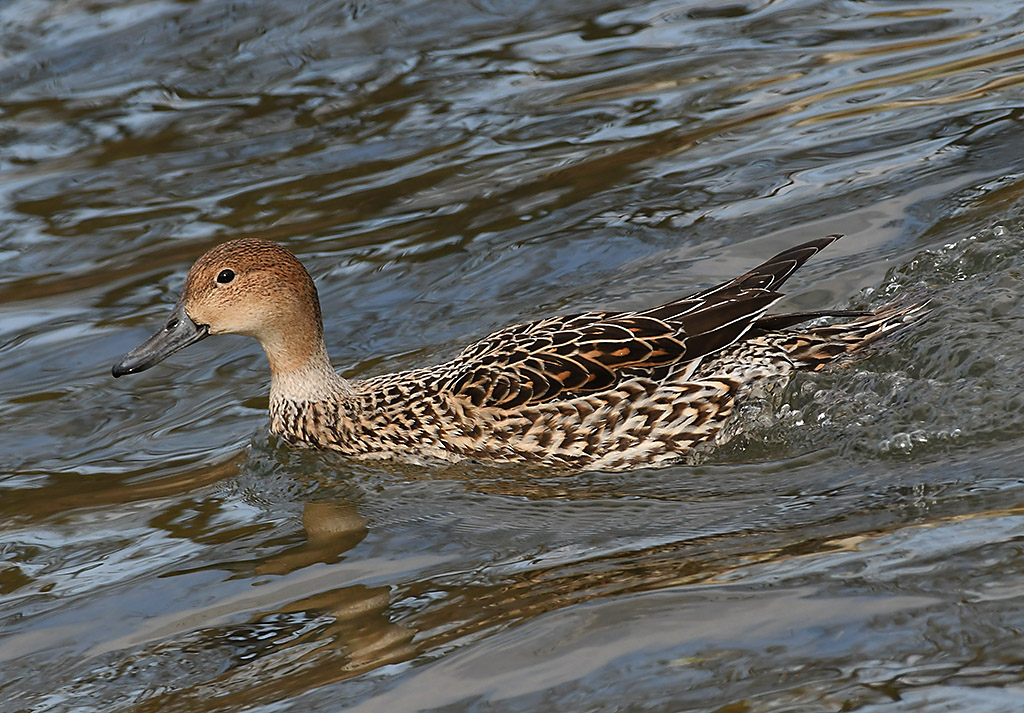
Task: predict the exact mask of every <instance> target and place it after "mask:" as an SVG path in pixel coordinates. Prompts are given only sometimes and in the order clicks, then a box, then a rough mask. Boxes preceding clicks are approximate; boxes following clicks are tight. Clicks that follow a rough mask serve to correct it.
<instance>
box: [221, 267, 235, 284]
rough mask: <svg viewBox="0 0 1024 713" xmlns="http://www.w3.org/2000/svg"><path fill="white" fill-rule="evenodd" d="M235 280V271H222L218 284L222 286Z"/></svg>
mask: <svg viewBox="0 0 1024 713" xmlns="http://www.w3.org/2000/svg"><path fill="white" fill-rule="evenodd" d="M233 279H235V272H234V270H221V271H220V274H219V275H217V282H219V283H220V284H222V285H226V284H228V283H229V282H231V281H232V280H233Z"/></svg>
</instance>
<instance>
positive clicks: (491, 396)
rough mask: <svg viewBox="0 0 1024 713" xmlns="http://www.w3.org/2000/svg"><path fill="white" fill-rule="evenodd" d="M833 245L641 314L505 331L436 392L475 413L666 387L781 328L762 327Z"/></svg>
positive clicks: (470, 350)
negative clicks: (678, 374)
mask: <svg viewBox="0 0 1024 713" xmlns="http://www.w3.org/2000/svg"><path fill="white" fill-rule="evenodd" d="M839 237H840V236H836V235H832V236H828V237H826V238H821V239H819V240H814V241H811V242H808V243H804V244H803V245H798V246H796V247H794V248H790V249H789V250H785V251H783V252H781V253H779V254H778V255H776V256H774V257H773V258H771V259H770V260H768V261H766V262H764V263H762V264H761V265H758V266H757V267H755V268H754V269H753V270H751V271H749V272H747V273H745V274H743V275H740V276H739V277H737V278H735V279H733V280H729V281H728V282H723V283H722V284H720V285H716V286H715V287H712V288H710V289H707V290H703V291H700V292H696V293H694V294H692V295H690V296H688V297H685V298H683V299H680V300H676V301H674V302H669V303H668V304H664V305H660V306H658V307H654V308H651V309H648V310H644V311H641V312H585V313H582V314H576V315H569V316H565V317H551V318H548V319H544V320H540V321H538V322H532V323H529V324H521V325H516V326H513V327H507V328H506V329H502V330H500V331H498V332H495V333H494V334H492V335H490V336H489V337H487V338H485V339H483V340H481V341H479V342H477V343H475V344H471V345H470V346H468V347H467V348H466V349H465V350H464V351H463V352H462V353H461V354H460V355H459V356H458V357H456V358H455V359H454V360H453V361H452V362H450V363H449V364H448V369H446V370H445V371H446V374H447V377H446V381H445V382H444V383H442V385H441V386H442V388H444V389H445V390H448V391H450V392H451V393H453V394H455V395H456V397H458V398H460V399H463V400H464V401H465V402H468V403H469V404H472V405H473V406H477V407H492V408H498V409H515V408H520V407H523V406H529V405H535V404H541V403H546V402H551V401H555V400H559V399H567V398H575V397H577V396H580V395H583V394H586V393H593V392H597V391H605V390H608V389H611V388H613V387H614V386H615V385H616V384H617V383H619V382H621V381H624V380H626V379H630V378H634V377H636V376H637V375H640V374H643V375H647V376H649V377H650V378H652V379H662V378H665V377H666V375H667V374H669V373H671V372H673V371H678V370H677V369H676V365H683V364H687V365H688V366H691V367H692V366H693V365H694V364H695V363H696V362H697V360H699V359H701V358H702V357H704V356H707V355H708V354H712V353H714V352H716V351H718V350H720V349H723V348H724V347H727V346H728V345H730V344H732V343H733V342H735V341H737V340H738V339H741V338H742V337H743V335H744V334H746V333H747V332H748V331H749V330H750V329H752V328H754V327H755V326H760V325H767V324H772V325H774V324H775V323H777V322H783V321H786V319H785V315H780V316H775V317H765V312H766V311H767V310H768V308H769V307H770V306H771V305H772V304H774V303H775V302H776V301H777V300H779V299H780V298H781V297H782V295H781V294H780V293H779V292H778V291H777V289H778V288H779V287H780V286H781V285H782V284H783V283H784V282H785V281H786V280H787V279H788V278H789V277H790V276H791V275H792V274H793V273H794V272H795V271H796V270H797V268H799V267H800V266H801V265H802V264H803V263H804V262H805V261H806V260H807V259H808V258H810V257H811V256H812V255H814V254H815V253H817V252H819V251H820V250H822V249H824V248H825V247H826V246H828V245H830V244H831V243H833V242H835V241H836V240H838V238H839ZM809 314H810V313H809ZM691 370H692V369H689V368H687V369H685V371H684V373H687V372H689V371H691Z"/></svg>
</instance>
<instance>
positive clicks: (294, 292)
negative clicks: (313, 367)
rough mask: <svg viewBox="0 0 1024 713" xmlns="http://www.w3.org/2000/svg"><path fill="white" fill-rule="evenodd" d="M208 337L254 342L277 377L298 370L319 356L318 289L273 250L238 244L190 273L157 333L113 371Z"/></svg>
mask: <svg viewBox="0 0 1024 713" xmlns="http://www.w3.org/2000/svg"><path fill="white" fill-rule="evenodd" d="M208 334H244V335H246V336H250V337H255V338H256V339H258V340H259V341H260V344H261V345H262V346H263V349H264V351H266V353H267V358H268V359H269V360H270V368H271V372H272V373H274V374H275V375H283V374H286V373H290V372H294V371H298V370H301V369H303V368H305V367H306V365H307V364H308V362H309V361H310V360H311V359H320V358H321V355H323V354H324V348H323V324H322V321H321V316H320V300H319V299H318V297H317V293H316V286H315V285H314V284H313V280H312V278H310V276H309V273H307V272H306V269H305V268H304V267H303V266H302V263H300V262H299V261H298V259H297V258H296V257H295V256H294V255H292V254H291V253H290V252H288V250H286V249H285V248H283V247H281V246H280V245H278V244H276V243H272V242H269V241H266V240H258V239H255V238H242V239H239V240H232V241H230V242H227V243H224V244H222V245H218V246H217V247H215V248H213V249H211V250H210V251H208V252H207V253H206V254H204V255H203V256H202V257H200V258H199V259H198V260H197V261H196V263H195V264H194V265H193V266H192V269H191V270H189V273H188V277H187V278H186V279H185V287H184V289H183V291H182V294H181V299H179V300H178V304H177V305H176V306H175V308H174V310H173V311H172V312H171V315H170V317H169V318H168V320H167V322H165V324H164V326H163V328H162V329H161V330H160V331H159V332H157V333H156V334H154V335H153V336H152V337H150V338H149V339H148V340H146V341H145V342H144V343H142V344H140V345H139V346H138V347H136V348H135V349H133V350H132V351H131V352H129V353H128V354H127V355H126V356H125V357H124V358H123V359H122V360H121V361H120V362H118V363H117V364H116V365H115V366H114V368H113V370H112V373H113V375H114V376H115V377H116V376H123V375H124V374H132V373H135V372H139V371H143V370H145V369H148V368H149V367H151V366H153V365H154V364H157V363H158V362H160V361H162V360H163V359H165V358H166V357H168V356H170V355H171V354H173V353H174V352H176V351H178V350H179V349H183V348H184V347H186V346H188V345H189V344H193V343H195V342H198V341H199V340H200V339H203V338H205V337H206V336H207V335H208Z"/></svg>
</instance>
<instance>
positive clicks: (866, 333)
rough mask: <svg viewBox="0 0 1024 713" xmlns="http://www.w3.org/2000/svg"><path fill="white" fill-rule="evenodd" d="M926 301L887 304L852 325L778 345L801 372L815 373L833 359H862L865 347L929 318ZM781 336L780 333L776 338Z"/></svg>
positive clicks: (818, 330)
mask: <svg viewBox="0 0 1024 713" xmlns="http://www.w3.org/2000/svg"><path fill="white" fill-rule="evenodd" d="M927 306H928V300H925V301H922V302H913V303H909V304H908V303H907V302H905V301H896V302H890V303H888V304H886V305H883V306H882V307H880V308H879V309H878V310H876V311H874V312H871V313H868V314H866V315H864V316H861V317H858V318H857V319H855V320H853V321H852V322H846V323H842V324H830V325H827V326H824V327H814V328H812V329H809V330H807V331H806V332H805V333H802V334H801V333H794V334H793V336H792V337H790V338H788V339H786V340H785V343H784V344H780V346H783V348H784V349H785V350H786V351H787V352H788V354H789V357H790V358H791V359H793V360H794V361H795V362H797V363H798V364H799V366H800V367H801V368H804V369H813V370H818V369H820V368H821V367H823V366H824V365H825V364H827V363H828V362H831V361H835V360H837V359H840V360H845V359H847V358H853V357H858V356H863V352H865V351H866V350H867V349H868V348H869V347H872V346H873V345H876V344H877V343H878V342H879V341H880V340H882V339H890V338H892V337H895V336H897V335H899V334H901V333H902V332H904V331H906V330H907V329H909V328H910V327H912V326H915V325H917V324H919V323H920V322H922V321H924V320H925V319H927V318H928V317H929V316H930V314H931V313H930V312H928V311H927V310H926V309H925V308H926V307H927ZM784 334H785V333H784V332H780V333H779V336H783V335H784Z"/></svg>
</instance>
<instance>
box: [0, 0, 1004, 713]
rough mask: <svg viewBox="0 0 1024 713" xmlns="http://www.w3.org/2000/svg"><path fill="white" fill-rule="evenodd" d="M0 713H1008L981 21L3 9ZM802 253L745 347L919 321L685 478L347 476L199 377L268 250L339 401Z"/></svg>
mask: <svg viewBox="0 0 1024 713" xmlns="http://www.w3.org/2000/svg"><path fill="white" fill-rule="evenodd" d="M0 28H2V30H0V366H2V369H0V399H2V406H0V711H4V712H6V711H12V712H13V711H18V712H21V711H139V712H141V711H186V710H187V711H241V710H247V711H303V712H305V711H339V710H347V709H353V710H356V711H389V712H391V711H414V710H438V711H440V710H443V711H483V710H488V711H494V710H500V711H542V710H581V711H582V710H585V711H641V710H643V711H673V712H674V711H683V710H686V711H720V712H724V711H730V712H732V711H744V712H754V711H779V712H782V711H801V712H805V711H811V712H813V711H836V710H846V711H853V710H856V711H865V712H870V713H882V712H888V711H897V710H898V711H938V710H957V711H963V710H970V711H1014V712H1015V711H1018V710H1020V708H1021V705H1022V704H1021V701H1022V694H1024V685H1022V679H1024V656H1022V654H1021V652H1020V644H1019V634H1020V631H1021V629H1022V627H1024V606H1022V604H1021V601H1020V597H1019V596H1018V595H1019V592H1020V591H1021V587H1022V586H1024V554H1022V553H1024V548H1022V545H1021V538H1022V533H1024V505H1022V503H1024V468H1022V466H1021V465H1020V463H1021V461H1022V456H1024V440H1022V439H1021V437H1020V431H1021V424H1022V423H1024V396H1022V395H1021V393H1020V388H1019V385H1020V384H1021V383H1022V381H1024V356H1022V354H1024V352H1021V349H1020V344H1021V342H1022V338H1024V305H1022V299H1024V286H1022V283H1021V275H1022V274H1024V253H1022V250H1021V244H1022V240H1024V203H1022V201H1021V194H1022V193H1024V177H1022V171H1024V157H1022V153H1021V150H1020V146H1021V139H1020V136H1021V134H1020V132H1021V121H1022V99H1024V93H1022V91H1021V84H1022V82H1024V50H1022V48H1021V45H1020V40H1019V36H1020V33H1021V31H1022V29H1024V10H1021V9H1020V7H1019V3H1015V2H1009V1H1007V2H984V3H977V2H975V3H968V2H964V1H962V0H959V1H957V0H946V1H943V2H934V3H920V2H896V1H894V2H883V1H876V2H839V1H837V0H814V1H811V0H807V1H803V2H798V1H779V2H703V3H701V2H652V3H646V4H643V3H640V4H635V5H625V4H623V3H621V2H611V1H609V2H587V3H581V2H554V3H552V2H548V3H532V4H531V3H523V2H521V1H519V2H394V3H365V4H364V3H347V4H339V3H337V2H319V3H317V2H307V3H287V2H274V1H271V2H248V3H247V2H232V3H228V2H222V1H218V0H200V1H199V2H188V3H183V2H141V1H140V2H127V1H124V2H89V3H86V2H81V1H78V0H65V1H63V2H47V1H44V0H10V1H9V2H7V3H5V4H4V5H3V6H0ZM832 232H842V233H846V234H847V237H846V238H845V239H844V240H842V241H840V242H839V243H837V244H836V245H834V246H832V247H830V248H829V249H828V251H826V252H825V253H823V254H821V255H819V256H817V257H815V258H814V260H812V261H811V262H810V263H809V264H808V265H807V266H806V267H805V268H804V269H802V270H801V272H800V273H799V274H798V275H797V276H796V277H795V278H794V280H793V281H792V283H791V285H792V286H791V289H790V292H791V297H790V298H788V300H787V302H786V306H787V307H791V308H794V309H799V308H816V307H821V306H836V307H862V306H873V305H878V304H881V303H882V302H884V301H886V300H888V299H890V298H892V297H894V296H898V295H901V294H914V295H921V296H928V297H931V298H932V299H933V304H934V316H933V317H932V319H931V320H930V321H929V322H927V323H926V324H924V325H922V326H921V327H920V328H919V329H917V330H916V331H914V332H913V333H912V334H911V335H909V336H908V337H907V338H906V339H904V340H902V341H900V342H899V343H898V344H895V345H892V346H891V347H889V348H888V349H887V350H886V351H885V352H884V353H880V354H877V355H875V356H874V357H872V358H871V359H869V360H867V361H864V362H862V363H859V364H857V365H855V366H853V367H852V368H849V369H843V370H837V371H833V372H829V373H824V374H811V375H802V376H801V377H799V378H798V379H796V380H794V381H793V382H791V383H790V384H789V385H788V386H786V387H785V389H784V390H782V392H781V393H779V394H776V395H775V396H774V397H773V398H772V399H769V400H767V401H765V402H758V403H752V404H750V405H749V406H748V407H747V408H745V409H744V412H743V413H742V415H741V419H742V424H743V428H742V429H741V430H742V432H741V433H740V434H739V435H738V436H737V437H736V438H735V439H734V440H733V441H732V442H730V443H729V444H728V445H726V446H724V447H722V448H720V449H717V450H714V451H711V452H708V453H705V454H703V455H702V460H701V462H700V464H698V465H693V466H686V467H684V466H680V467H674V468H667V469H663V470H638V471H634V472H630V473H617V474H606V473H585V474H580V475H574V476H566V475H563V474H559V473H552V472H525V471H522V470H520V469H517V468H484V467H479V466H468V467H460V468H448V469H443V470H438V469H429V468H419V467H408V466H395V465H381V464H366V463H358V462H352V461H347V460H345V459H343V458H339V457H337V456H333V455H330V454H321V453H313V452H308V451H301V450H293V449H290V448H288V447H287V446H285V445H283V444H281V443H279V442H278V441H277V440H275V439H274V438H272V437H270V436H269V435H268V434H267V431H266V413H265V409H266V382H267V370H266V365H265V363H264V357H263V355H262V353H261V352H260V351H259V348H258V347H257V346H256V345H255V344H254V343H252V342H251V341H248V340H245V339H242V338H217V339H211V340H207V341H206V342H204V343H202V344H200V345H197V346H194V347H192V348H190V349H189V350H188V351H186V352H183V353H181V354H179V355H176V356H175V357H172V358H171V359H170V360H168V361H167V362H165V363H164V364H162V365H160V366H159V367H157V368H155V369H153V370H151V371H149V372H146V373H145V374H142V375H139V376H136V377H130V378H125V379H120V380H118V381H116V382H115V381H114V380H113V379H111V378H110V376H109V367H110V365H111V364H112V363H113V362H114V361H115V360H116V359H117V358H118V357H120V355H121V354H123V353H124V352H125V351H127V350H128V349H129V348H131V347H132V346H134V345H135V344H137V343H138V342H140V341H141V340H142V339H143V338H144V337H146V336H148V334H149V333H150V332H152V331H153V330H154V328H155V327H156V326H157V325H158V324H159V323H160V320H161V319H162V318H163V316H164V315H166V314H167V312H168V311H169V309H170V306H171V305H172V304H173V302H174V300H175V299H176V297H177V294H178V292H179V290H180V288H181V284H182V279H183V276H184V273H185V271H186V270H187V268H188V266H189V265H190V264H191V262H192V260H194V259H195V257H197V256H198V255H199V254H201V253H202V252H203V251H204V250H205V249H206V248H208V247H209V246H211V245H213V244H216V243H217V242H220V241H222V240H224V239H225V238H227V237H229V236H234V235H240V234H245V235H257V236H262V237H267V238H272V239H275V240H278V241H281V242H283V243H285V244H287V245H288V246H289V247H290V248H291V249H292V250H294V251H295V252H296V253H297V254H299V255H300V256H301V257H302V259H303V260H304V261H305V262H306V264H307V265H308V266H309V268H310V271H311V272H312V274H313V275H314V277H315V278H316V279H317V281H318V284H319V286H320V294H321V299H322V301H323V305H324V313H325V315H326V316H327V333H328V346H329V348H330V350H331V353H332V355H333V358H334V361H335V363H336V364H337V365H338V366H339V368H340V369H341V370H342V371H343V373H344V374H346V375H347V376H353V377H357V376H363V375H370V374H375V373H380V372H383V371H389V370H397V369H403V368H409V367H413V366H419V365H424V364H428V363H432V362H436V361H439V360H442V359H444V358H446V357H448V356H451V355H452V354H454V353H456V352H457V351H458V350H459V349H460V348H461V346H462V345H464V344H465V343H466V342H468V341H469V340H471V339H474V338H477V337H480V336H482V335H485V334H487V333H488V332H489V331H491V330H493V329H495V328H498V327H501V326H504V325H506V324H510V323H513V322H518V321H525V320H529V319H532V318H536V317H540V316H543V315H547V314H551V313H553V312H557V311H562V312H566V311H572V310H580V309H589V308H632V307H641V306H647V305H651V304H654V303H656V302H657V301H658V300H660V299H664V298H668V297H669V296H672V295H678V294H680V293H681V292H683V291H685V290H688V289H693V288H695V287H697V286H703V285H709V284H711V283H713V282H715V281H717V280H721V279H724V278H727V277H731V276H733V275H735V274H737V273H738V272H740V271H741V270H743V269H745V268H746V267H749V266H750V265H751V264H753V263H754V262H756V261H757V260H759V259H762V258H765V257H767V256H769V255H771V254H773V253H774V252H776V251H778V250H781V249H783V248H785V247H787V246H789V245H791V244H794V243H796V242H799V241H801V240H805V239H810V238H813V237H817V236H819V235H823V234H827V233H832Z"/></svg>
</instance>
